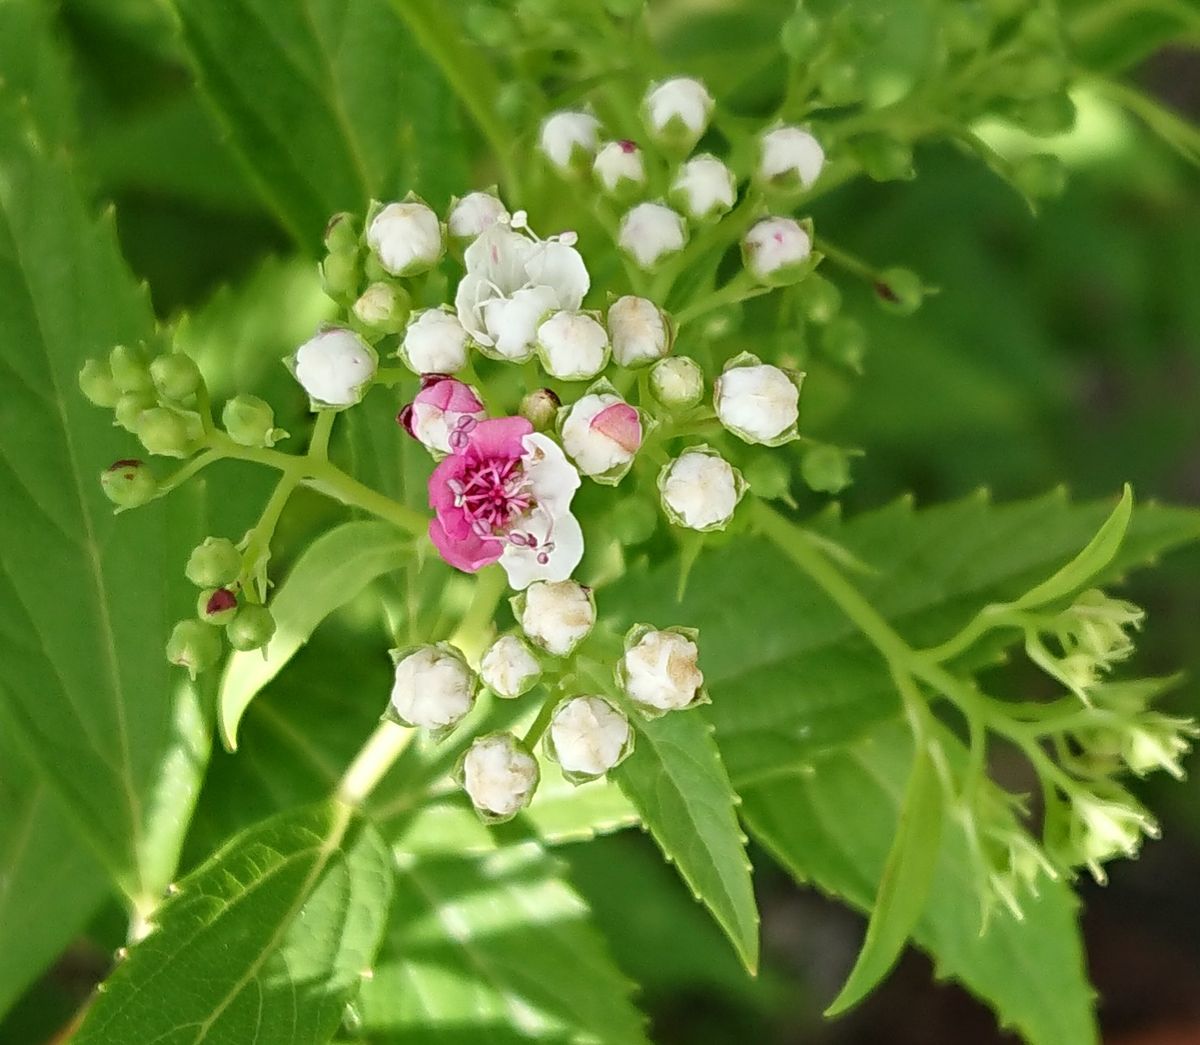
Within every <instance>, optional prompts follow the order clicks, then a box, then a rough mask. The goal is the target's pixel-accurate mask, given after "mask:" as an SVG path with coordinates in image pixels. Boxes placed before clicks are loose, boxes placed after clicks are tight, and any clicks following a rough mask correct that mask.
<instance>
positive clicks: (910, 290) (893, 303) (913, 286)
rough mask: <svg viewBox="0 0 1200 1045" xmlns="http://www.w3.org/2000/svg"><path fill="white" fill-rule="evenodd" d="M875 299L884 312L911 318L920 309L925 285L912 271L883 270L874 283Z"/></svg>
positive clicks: (901, 269)
mask: <svg viewBox="0 0 1200 1045" xmlns="http://www.w3.org/2000/svg"><path fill="white" fill-rule="evenodd" d="M875 298H876V300H877V301H878V302H879V305H880V307H881V308H883V309H885V310H886V311H888V312H894V313H896V315H898V316H911V315H912V314H913V313H914V312H916V311H917V309H919V308H920V307H921V302H922V301H923V300H924V298H925V285H924V284H923V283H922V282H921V277H920V276H918V275H917V274H916V273H915V272H913V271H912V269H905V268H898V267H893V268H889V269H884V270H883V271H882V272H881V273H880V274H879V278H878V279H877V280H876V281H875Z"/></svg>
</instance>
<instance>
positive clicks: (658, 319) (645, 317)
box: [608, 294, 674, 367]
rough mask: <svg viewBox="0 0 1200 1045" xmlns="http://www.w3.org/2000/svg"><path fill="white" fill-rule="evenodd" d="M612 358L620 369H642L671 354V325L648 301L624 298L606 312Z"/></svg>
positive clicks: (672, 335)
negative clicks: (640, 367)
mask: <svg viewBox="0 0 1200 1045" xmlns="http://www.w3.org/2000/svg"><path fill="white" fill-rule="evenodd" d="M608 333H609V336H610V337H611V338H612V353H613V358H614V359H615V360H616V361H617V363H618V364H619V365H621V366H624V367H638V366H644V365H645V364H646V363H652V362H654V360H656V359H661V358H662V357H663V356H665V355H666V354H667V353H668V352H670V351H671V341H672V340H673V338H674V331H673V330H672V329H671V321H670V319H669V318H668V317H667V314H666V313H665V312H663V310H662V309H660V308H659V307H658V306H657V305H656V304H655V303H654V302H653V301H650V300H649V299H648V298H639V297H635V296H634V295H632V294H626V295H625V296H624V297H619V298H617V300H616V301H614V302H613V303H612V304H611V305H610V306H609V308H608Z"/></svg>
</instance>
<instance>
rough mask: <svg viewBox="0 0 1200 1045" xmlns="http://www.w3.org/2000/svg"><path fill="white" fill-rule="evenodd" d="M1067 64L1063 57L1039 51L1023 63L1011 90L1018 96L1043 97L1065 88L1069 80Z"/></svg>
mask: <svg viewBox="0 0 1200 1045" xmlns="http://www.w3.org/2000/svg"><path fill="white" fill-rule="evenodd" d="M1067 72H1068V69H1067V65H1066V62H1065V61H1063V59H1062V58H1059V57H1057V56H1055V55H1052V54H1046V53H1044V52H1039V53H1038V54H1036V55H1035V56H1034V57H1032V58H1030V59H1029V60H1028V61H1026V62H1025V63H1023V64H1022V65H1021V67H1020V72H1019V73H1018V74H1017V83H1016V84H1014V85H1010V90H1012V93H1013V94H1014V95H1016V96H1017V97H1018V98H1041V97H1042V96H1044V95H1047V94H1054V93H1056V92H1058V91H1061V90H1063V88H1064V87H1065V85H1066V82H1067Z"/></svg>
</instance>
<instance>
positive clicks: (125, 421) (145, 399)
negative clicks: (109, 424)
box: [113, 392, 158, 434]
mask: <svg viewBox="0 0 1200 1045" xmlns="http://www.w3.org/2000/svg"><path fill="white" fill-rule="evenodd" d="M157 405H158V400H157V399H155V398H154V397H153V396H152V395H150V393H149V392H126V393H125V394H124V395H123V396H121V398H120V399H118V400H117V405H116V406H115V407H114V408H113V418H114V419H115V420H116V423H117V424H119V425H120V426H121V427H122V428H124V429H125V431H127V432H133V433H134V434H136V433H137V426H138V421H139V420H140V419H141V416H142V414H144V413H145V412H146V411H147V410H153V409H154V408H155V407H156V406H157Z"/></svg>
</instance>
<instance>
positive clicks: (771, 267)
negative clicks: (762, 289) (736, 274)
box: [742, 218, 812, 284]
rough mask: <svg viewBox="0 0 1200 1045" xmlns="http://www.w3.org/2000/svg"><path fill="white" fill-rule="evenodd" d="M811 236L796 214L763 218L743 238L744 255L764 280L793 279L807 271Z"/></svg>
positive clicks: (788, 280) (746, 260) (749, 265)
mask: <svg viewBox="0 0 1200 1045" xmlns="http://www.w3.org/2000/svg"><path fill="white" fill-rule="evenodd" d="M811 253H812V238H811V237H810V236H809V234H808V232H807V231H806V230H805V228H804V226H803V225H801V224H800V222H798V221H796V220H795V219H794V218H763V220H762V221H760V222H758V223H757V224H755V225H754V226H753V227H752V228H751V229H750V231H749V232H747V233H746V235H745V236H744V237H743V239H742V258H743V260H744V261H745V264H746V268H748V269H749V270H750V273H751V275H753V276H754V277H755V278H756V279H758V280H760V281H761V282H763V283H780V284H781V283H789V282H794V281H795V280H796V279H798V278H799V277H800V276H802V275H803V274H804V271H805V268H804V262H805V261H807V260H808V256H809V254H811Z"/></svg>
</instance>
